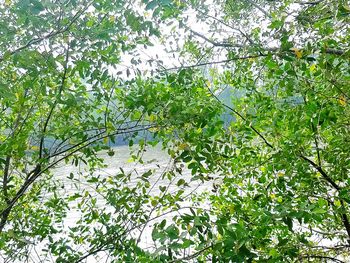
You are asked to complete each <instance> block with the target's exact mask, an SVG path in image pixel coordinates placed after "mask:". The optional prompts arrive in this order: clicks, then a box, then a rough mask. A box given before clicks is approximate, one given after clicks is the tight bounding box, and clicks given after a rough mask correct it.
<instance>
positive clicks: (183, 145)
mask: <svg viewBox="0 0 350 263" xmlns="http://www.w3.org/2000/svg"><path fill="white" fill-rule="evenodd" d="M187 148H188V144H187V143H181V144H180V145H179V149H180V150H185V149H187Z"/></svg>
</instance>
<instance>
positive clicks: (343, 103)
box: [338, 96, 346, 106]
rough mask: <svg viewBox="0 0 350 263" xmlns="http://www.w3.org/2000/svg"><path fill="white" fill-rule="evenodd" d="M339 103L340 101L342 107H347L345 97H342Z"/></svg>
mask: <svg viewBox="0 0 350 263" xmlns="http://www.w3.org/2000/svg"><path fill="white" fill-rule="evenodd" d="M338 101H339V103H340V105H342V106H345V105H346V98H345V97H344V96H340V98H339V100H338Z"/></svg>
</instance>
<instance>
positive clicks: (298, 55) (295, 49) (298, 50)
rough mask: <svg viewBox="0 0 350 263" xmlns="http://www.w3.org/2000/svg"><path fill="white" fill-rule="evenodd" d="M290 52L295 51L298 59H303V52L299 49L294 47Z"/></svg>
mask: <svg viewBox="0 0 350 263" xmlns="http://www.w3.org/2000/svg"><path fill="white" fill-rule="evenodd" d="M290 50H292V51H294V53H295V55H296V56H297V58H301V57H302V56H303V51H302V50H300V49H298V48H295V47H293V48H291V49H290Z"/></svg>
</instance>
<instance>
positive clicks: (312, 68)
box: [310, 64, 316, 72]
mask: <svg viewBox="0 0 350 263" xmlns="http://www.w3.org/2000/svg"><path fill="white" fill-rule="evenodd" d="M315 70H316V64H312V65H311V66H310V71H311V72H315Z"/></svg>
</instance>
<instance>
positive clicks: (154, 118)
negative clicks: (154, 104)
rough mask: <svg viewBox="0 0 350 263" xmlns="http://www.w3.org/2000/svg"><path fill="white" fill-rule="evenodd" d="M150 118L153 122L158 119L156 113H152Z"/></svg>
mask: <svg viewBox="0 0 350 263" xmlns="http://www.w3.org/2000/svg"><path fill="white" fill-rule="evenodd" d="M149 120H150V121H151V122H154V121H156V120H157V116H156V115H154V114H151V115H150V116H149Z"/></svg>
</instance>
